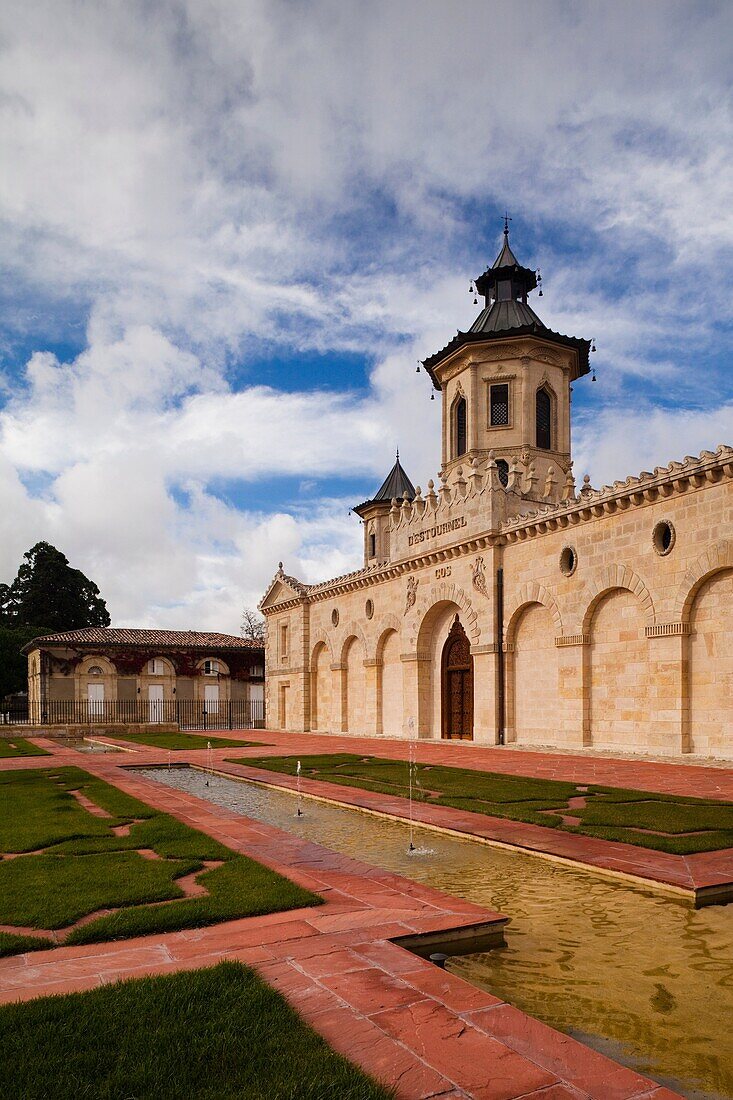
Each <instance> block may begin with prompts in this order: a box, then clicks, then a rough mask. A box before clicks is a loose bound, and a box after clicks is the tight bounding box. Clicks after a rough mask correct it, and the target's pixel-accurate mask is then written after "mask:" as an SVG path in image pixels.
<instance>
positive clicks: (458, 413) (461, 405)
mask: <svg viewBox="0 0 733 1100" xmlns="http://www.w3.org/2000/svg"><path fill="white" fill-rule="evenodd" d="M453 415H454V416H455V437H454V438H455V441H456V454H455V457H456V458H460V456H461V455H464V454H465V453H466V399H465V397H459V398H458V400H457V401H456V405H455V410H454V414H453Z"/></svg>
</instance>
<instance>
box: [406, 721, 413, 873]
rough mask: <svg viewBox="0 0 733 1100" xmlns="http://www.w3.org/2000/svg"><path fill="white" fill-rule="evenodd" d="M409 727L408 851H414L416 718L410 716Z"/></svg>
mask: <svg viewBox="0 0 733 1100" xmlns="http://www.w3.org/2000/svg"><path fill="white" fill-rule="evenodd" d="M407 728H408V731H409V734H410V741H409V746H410V747H409V752H408V757H409V759H408V764H407V774H408V786H409V792H410V843H409V845H408V848H407V851H408V852H414V851H415V845H414V843H413V825H412V785H413V780H414V776H415V719H414V718H410V720H409V721H408V723H407Z"/></svg>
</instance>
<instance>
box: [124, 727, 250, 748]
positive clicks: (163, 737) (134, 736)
mask: <svg viewBox="0 0 733 1100" xmlns="http://www.w3.org/2000/svg"><path fill="white" fill-rule="evenodd" d="M114 739H115V741H132V742H134V743H135V744H137V745H152V746H153V747H154V748H156V749H205V748H206V747H207V743H208V742H209V741H210V742H211V747H212V749H229V748H232V747H234V748H237V749H248V748H250V747H251V746H253V745H257V746H259V745H262V744H264V742H262V741H243V740H242V739H241V738H240V739H238V738H233V737H213V736H211V735H210V734H202V735H200V736H199V735H198V734H195V733H155V732H154V731H151V732H150V733H148V732H147V731H146V732H145V733H125V734H115V735H114Z"/></svg>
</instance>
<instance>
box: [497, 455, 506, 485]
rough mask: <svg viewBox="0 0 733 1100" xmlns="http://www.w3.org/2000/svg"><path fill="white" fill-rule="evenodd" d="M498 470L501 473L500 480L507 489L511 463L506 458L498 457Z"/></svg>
mask: <svg viewBox="0 0 733 1100" xmlns="http://www.w3.org/2000/svg"><path fill="white" fill-rule="evenodd" d="M496 472H497V474H498V475H499V481H500V482H501V484H502V485H503V486H504V488H505V489H506V487H507V485H508V484H509V463H508V462H507V460H506V459H505V458H497V460H496Z"/></svg>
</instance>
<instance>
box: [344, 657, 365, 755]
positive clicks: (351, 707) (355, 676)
mask: <svg viewBox="0 0 733 1100" xmlns="http://www.w3.org/2000/svg"><path fill="white" fill-rule="evenodd" d="M343 663H344V666H345V670H344V675H345V681H346V682H345V684H344V691H345V695H346V698H345V699H344V701H343V702H344V706H343V716H344V718H345V723H344V732H345V733H346V732H348V733H365V732H366V715H365V712H364V704H365V697H364V696H365V678H364V653H363V651H362V646H361V643H360V641H359V639H358V638H356V637H353V636H352V637H351V638H349V639H348V641H347V642H346V646H345V651H344V662H343Z"/></svg>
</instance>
